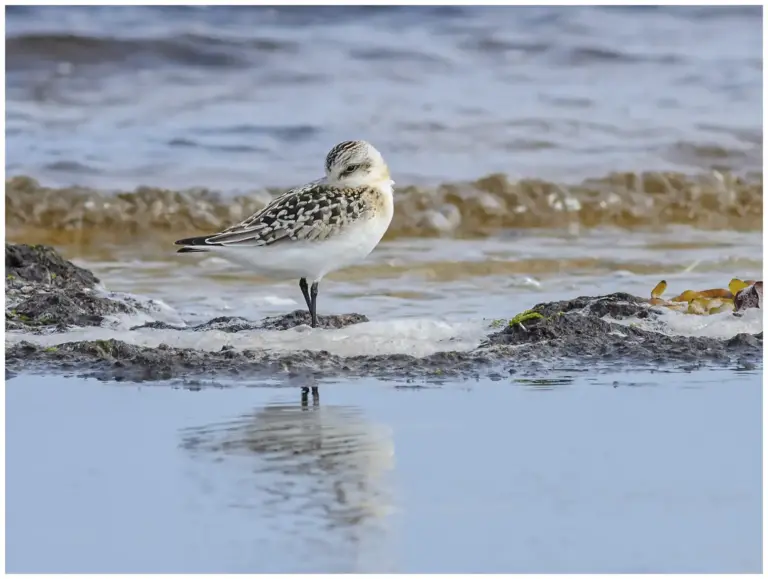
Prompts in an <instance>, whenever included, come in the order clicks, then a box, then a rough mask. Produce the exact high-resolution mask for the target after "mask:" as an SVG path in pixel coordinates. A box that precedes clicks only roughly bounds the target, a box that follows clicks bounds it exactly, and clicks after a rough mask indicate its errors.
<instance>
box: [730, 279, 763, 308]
mask: <svg viewBox="0 0 768 579" xmlns="http://www.w3.org/2000/svg"><path fill="white" fill-rule="evenodd" d="M762 302H763V282H761V281H758V282H755V283H753V284H752V285H750V286H749V287H745V288H744V289H743V290H741V291H740V292H738V293H737V294H736V295H735V296H734V297H733V306H734V309H735V310H736V311H737V312H740V311H743V310H746V309H749V308H761V307H762Z"/></svg>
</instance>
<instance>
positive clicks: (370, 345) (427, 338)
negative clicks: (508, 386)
mask: <svg viewBox="0 0 768 579" xmlns="http://www.w3.org/2000/svg"><path fill="white" fill-rule="evenodd" d="M143 317H144V316H142V321H143ZM137 321H138V320H137V318H135V317H131V318H130V319H129V318H122V319H120V320H117V319H115V320H111V321H110V323H109V324H106V325H104V326H102V327H97V328H75V329H72V330H71V331H68V332H65V333H60V334H49V335H43V336H38V335H29V334H20V333H8V334H6V343H15V342H19V341H22V340H27V341H30V342H34V343H37V344H41V345H43V346H53V345H57V344H62V343H66V342H74V341H81V340H109V339H115V340H121V341H124V342H126V343H129V344H134V345H141V346H148V347H157V346H159V345H160V344H167V345H169V346H172V347H176V348H194V349H197V350H207V351H218V350H220V349H221V348H222V347H223V346H232V347H234V348H235V349H238V350H243V349H265V350H270V351H278V352H287V351H300V350H314V351H321V350H325V351H328V352H331V353H332V354H338V355H342V356H373V355H377V354H410V355H412V356H428V355H430V354H433V353H435V352H441V351H467V350H472V349H473V348H476V347H477V346H478V345H479V344H480V342H481V341H482V340H483V338H484V337H485V325H484V323H483V322H480V321H478V322H472V321H460V322H445V321H440V320H429V319H399V320H397V319H396V320H389V321H373V322H366V323H362V324H355V325H352V326H347V327H346V328H341V329H334V330H328V329H319V328H317V329H313V328H310V327H309V326H298V327H296V328H292V329H290V330H247V331H241V332H223V331H220V330H209V331H200V332H194V331H179V330H168V329H151V328H142V329H137V330H133V331H130V332H127V331H125V330H126V328H127V327H129V326H134V325H136V322H137ZM139 323H141V322H139Z"/></svg>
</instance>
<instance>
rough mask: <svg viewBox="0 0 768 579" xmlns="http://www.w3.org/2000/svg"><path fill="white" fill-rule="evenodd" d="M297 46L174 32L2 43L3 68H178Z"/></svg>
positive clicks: (238, 62)
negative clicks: (65, 64) (57, 64)
mask: <svg viewBox="0 0 768 579" xmlns="http://www.w3.org/2000/svg"><path fill="white" fill-rule="evenodd" d="M297 50H298V45H297V44H295V43H293V42H289V41H286V40H277V39H272V38H247V39H245V38H225V37H221V36H218V37H214V36H209V35H203V34H179V35H174V36H168V37H165V38H117V37H99V36H91V35H80V34H67V33H60V34H59V33H54V34H22V35H18V36H13V37H10V38H7V39H6V41H5V51H6V63H7V70H9V71H14V70H23V69H26V68H28V67H30V66H33V65H34V64H35V63H37V64H40V65H46V66H48V65H49V64H48V63H50V62H51V61H53V62H62V61H63V62H68V63H71V64H73V65H98V64H117V63H119V64H137V65H139V64H140V65H146V64H148V63H153V62H154V63H161V62H166V63H171V64H176V65H182V66H202V67H216V68H217V67H242V66H247V65H249V64H251V56H252V55H253V54H268V53H275V52H287V53H294V52H296V51H297Z"/></svg>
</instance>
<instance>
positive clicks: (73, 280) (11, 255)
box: [5, 243, 99, 291]
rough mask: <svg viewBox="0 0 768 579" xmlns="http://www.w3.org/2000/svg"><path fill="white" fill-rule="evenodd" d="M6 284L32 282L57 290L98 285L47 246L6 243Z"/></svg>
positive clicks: (81, 270) (84, 271)
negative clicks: (56, 288)
mask: <svg viewBox="0 0 768 579" xmlns="http://www.w3.org/2000/svg"><path fill="white" fill-rule="evenodd" d="M5 282H6V283H5V285H6V291H7V289H8V286H9V282H11V283H10V285H11V288H13V287H15V286H16V284H15V283H13V282H19V285H21V283H23V282H31V283H36V284H42V285H50V286H54V287H58V288H69V289H71V288H78V289H83V288H90V287H93V286H94V285H96V284H97V283H99V280H98V278H97V277H96V276H95V275H93V274H92V273H91V272H90V271H88V270H87V269H83V268H82V267H78V266H76V265H74V264H73V263H72V262H70V261H67V260H66V259H64V258H63V257H61V255H59V253H58V252H57V251H56V250H55V249H53V248H52V247H49V246H47V245H25V244H22V245H14V244H11V243H6V244H5Z"/></svg>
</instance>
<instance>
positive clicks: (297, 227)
mask: <svg viewBox="0 0 768 579" xmlns="http://www.w3.org/2000/svg"><path fill="white" fill-rule="evenodd" d="M393 185H394V181H392V180H391V178H390V175H389V168H388V167H387V164H386V163H385V162H384V159H383V158H382V156H381V153H379V152H378V151H377V150H376V149H375V148H374V147H373V146H372V145H371V144H369V143H367V142H365V141H344V142H343V143H339V144H338V145H336V146H335V147H334V148H333V149H331V150H330V152H329V153H328V155H327V156H326V159H325V177H323V178H322V179H318V180H317V181H313V182H312V183H308V184H306V185H303V186H301V187H297V188H295V189H291V190H290V191H287V192H285V193H283V194H282V195H279V196H278V197H276V198H275V199H273V200H272V201H271V202H270V203H269V204H268V205H267V206H266V207H264V208H263V209H261V210H260V211H258V212H256V213H254V214H253V215H252V216H250V217H249V218H248V219H246V220H245V221H243V222H242V223H238V224H237V225H233V226H232V227H230V228H228V229H225V230H224V231H221V232H219V233H214V234H212V235H204V236H201V237H189V238H187V239H180V240H178V241H177V242H176V245H184V246H185V247H183V248H181V249H179V253H188V252H199V251H213V252H217V253H218V254H219V255H220V256H221V257H223V258H225V259H227V260H229V261H231V262H234V263H237V264H239V265H243V266H244V267H247V268H250V269H252V270H253V271H254V272H256V273H259V274H263V275H265V276H266V277H271V278H273V279H295V278H297V277H298V278H299V287H300V288H301V293H302V294H303V295H304V300H305V301H306V302H307V308H308V309H309V313H310V316H311V318H312V327H313V328H314V327H316V326H317V292H318V286H319V284H320V280H322V279H323V276H325V275H326V274H327V273H330V272H332V271H335V270H338V269H341V268H344V267H347V266H348V265H351V264H353V263H356V262H359V261H361V260H363V259H364V258H365V257H366V256H367V255H368V254H369V253H371V251H373V248H374V247H376V246H377V245H378V243H379V241H381V238H382V237H383V236H384V233H385V232H386V231H387V228H388V227H389V224H390V222H391V221H392V213H393V210H394V205H393V199H392V186H393ZM308 279H310V280H312V286H311V288H310V287H308V285H307V280H308Z"/></svg>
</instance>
